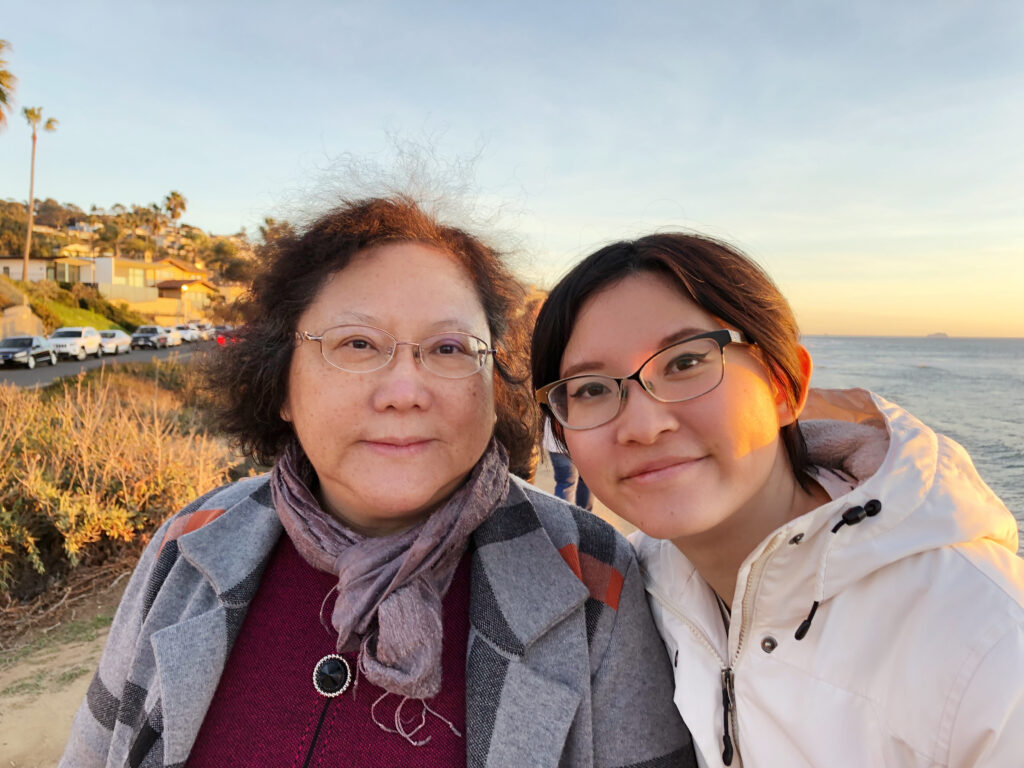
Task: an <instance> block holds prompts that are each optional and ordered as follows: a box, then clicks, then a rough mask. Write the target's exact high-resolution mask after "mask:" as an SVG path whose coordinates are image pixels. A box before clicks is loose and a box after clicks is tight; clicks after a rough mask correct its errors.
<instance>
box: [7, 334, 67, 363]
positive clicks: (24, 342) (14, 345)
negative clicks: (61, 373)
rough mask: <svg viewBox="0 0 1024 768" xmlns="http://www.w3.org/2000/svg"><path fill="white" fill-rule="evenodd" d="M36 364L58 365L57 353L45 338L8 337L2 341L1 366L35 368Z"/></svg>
mask: <svg viewBox="0 0 1024 768" xmlns="http://www.w3.org/2000/svg"><path fill="white" fill-rule="evenodd" d="M36 363H49V364H50V365H56V364H57V353H56V352H54V351H53V346H52V345H51V344H50V340H49V339H47V338H45V337H43V336H8V337H7V338H6V339H4V340H3V341H0V365H24V366H26V367H28V368H35V367H36Z"/></svg>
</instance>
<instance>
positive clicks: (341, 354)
mask: <svg viewBox="0 0 1024 768" xmlns="http://www.w3.org/2000/svg"><path fill="white" fill-rule="evenodd" d="M295 336H296V339H297V340H298V341H299V342H302V341H318V342H320V353H321V354H322V355H323V356H324V360H326V361H327V362H328V363H329V364H331V365H333V366H334V367H335V368H338V369H339V370H342V371H347V372H348V373H372V372H373V371H379V370H380V369H381V368H383V367H384V366H386V365H387V364H388V363H390V362H391V360H392V359H393V358H394V356H395V352H396V350H397V349H398V348H399V347H401V346H408V347H412V348H413V350H412V354H413V357H415V358H416V359H417V360H418V361H419V362H420V364H421V365H422V366H423V367H424V368H426V369H427V370H428V371H430V372H431V373H433V374H436V375H437V376H441V377H443V378H445V379H464V378H466V377H467V376H472V375H473V374H474V373H476V372H477V371H479V370H481V369H482V368H483V367H484V365H485V364H486V362H487V357H488V356H489V355H493V354H494V353H495V350H494V349H491V347H490V345H489V344H488V343H487V342H486V341H484V340H483V339H481V338H480V337H478V336H474V335H473V334H471V333H462V332H460V331H446V332H444V333H438V334H435V335H434V336H428V337H426V338H425V339H420V340H419V341H399V340H398V339H396V338H395V337H394V336H392V335H391V334H390V333H388V332H387V331H385V330H383V329H381V328H374V327H373V326H371V325H338V326H335V327H334V328H328V329H327V330H326V331H324V332H323V333H321V334H320V335H315V334H312V333H309V332H307V331H298V332H296V334H295Z"/></svg>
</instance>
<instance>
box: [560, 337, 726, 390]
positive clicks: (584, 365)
mask: <svg viewBox="0 0 1024 768" xmlns="http://www.w3.org/2000/svg"><path fill="white" fill-rule="evenodd" d="M711 330H714V329H713V328H680V329H679V330H678V331H674V332H672V333H670V334H669V335H668V336H663V337H662V338H661V339H659V340H658V343H657V344H656V345H655V347H654V349H652V350H651V354H654V353H655V352H657V351H658V350H659V349H664V348H665V347H669V346H671V345H673V344H675V343H676V342H677V341H684V340H686V339H688V338H690V337H691V336H699V335H700V334H702V333H707V332H708V331H711ZM604 367H605V364H604V363H601V362H595V361H592V360H583V361H581V362H578V363H575V364H574V365H570V366H569V367H568V368H566V369H565V372H564V373H563V374H562V376H561V378H563V379H568V378H569V377H570V376H575V375H576V374H579V373H584V372H586V371H593V370H600V369H601V368H604Z"/></svg>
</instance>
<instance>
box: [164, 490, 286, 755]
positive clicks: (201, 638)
mask: <svg viewBox="0 0 1024 768" xmlns="http://www.w3.org/2000/svg"><path fill="white" fill-rule="evenodd" d="M258 495H259V494H257V496H258ZM259 500H260V499H255V498H252V497H250V498H246V499H244V500H243V501H242V502H241V503H239V504H236V505H235V506H233V507H232V508H230V509H229V510H228V511H227V512H225V513H224V514H223V515H221V516H220V517H217V518H216V519H215V520H213V521H212V522H210V523H208V524H206V525H205V526H203V527H202V528H200V529H198V530H196V531H193V532H192V533H189V534H186V535H184V536H182V537H181V538H180V539H178V542H177V543H178V547H179V548H180V552H181V557H183V558H184V559H185V560H187V561H188V562H189V563H191V564H192V565H193V566H194V567H195V568H196V570H198V571H199V573H201V574H202V575H203V577H204V578H205V579H206V581H207V582H208V583H209V585H210V587H211V589H212V590H213V592H214V594H215V595H216V600H215V601H214V603H213V604H212V605H210V606H209V607H207V608H204V609H200V611H199V612H197V613H196V615H195V616H192V617H189V618H184V617H183V620H182V621H180V622H176V623H174V624H172V625H170V626H167V627H165V628H164V629H161V630H159V631H157V632H155V633H154V634H153V637H152V647H153V653H154V656H155V660H156V670H157V672H156V674H157V678H158V685H159V691H160V702H161V711H162V719H163V732H162V735H163V741H164V760H165V762H166V763H176V762H181V761H183V760H184V759H185V758H186V757H187V756H188V753H189V750H190V749H191V748H192V744H193V743H194V742H195V739H196V736H197V735H198V734H199V727H200V725H201V724H202V722H203V718H204V716H205V715H206V710H207V709H208V708H209V705H210V702H211V701H212V700H213V694H214V692H215V691H216V690H217V684H218V683H219V682H220V675H221V673H222V672H223V670H224V665H225V663H226V662H227V657H228V654H229V653H230V650H231V646H232V645H233V643H234V640H235V637H236V635H237V633H238V630H239V629H240V628H241V625H242V621H243V620H244V618H245V613H246V610H247V609H248V607H249V603H250V602H251V600H252V598H253V596H254V595H255V594H256V589H257V587H258V586H259V579H260V575H261V573H262V571H263V568H264V566H265V565H266V562H267V558H268V557H269V555H270V553H271V551H272V550H273V547H274V544H275V543H276V541H277V539H278V538H279V536H280V534H281V530H282V528H281V524H280V522H279V521H278V519H277V515H276V513H275V512H274V510H273V509H272V508H269V507H268V506H266V505H264V504H261V503H255V502H256V501H259ZM225 541H231V542H233V546H232V547H231V549H230V551H228V552H225V549H224V546H223V543H224V542H225Z"/></svg>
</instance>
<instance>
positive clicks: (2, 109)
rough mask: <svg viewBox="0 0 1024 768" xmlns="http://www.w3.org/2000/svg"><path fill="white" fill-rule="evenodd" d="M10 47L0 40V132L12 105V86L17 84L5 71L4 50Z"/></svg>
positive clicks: (12, 76) (16, 79)
mask: <svg viewBox="0 0 1024 768" xmlns="http://www.w3.org/2000/svg"><path fill="white" fill-rule="evenodd" d="M10 47H11V44H10V43H8V42H7V41H6V40H0V131H2V130H3V129H4V126H6V125H7V112H8V111H9V110H10V108H11V106H12V105H13V104H14V84H15V83H17V82H18V78H16V77H15V76H14V74H13V73H12V72H11V71H10V70H9V69H7V61H6V59H4V57H3V56H4V49H6V48H10Z"/></svg>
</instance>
